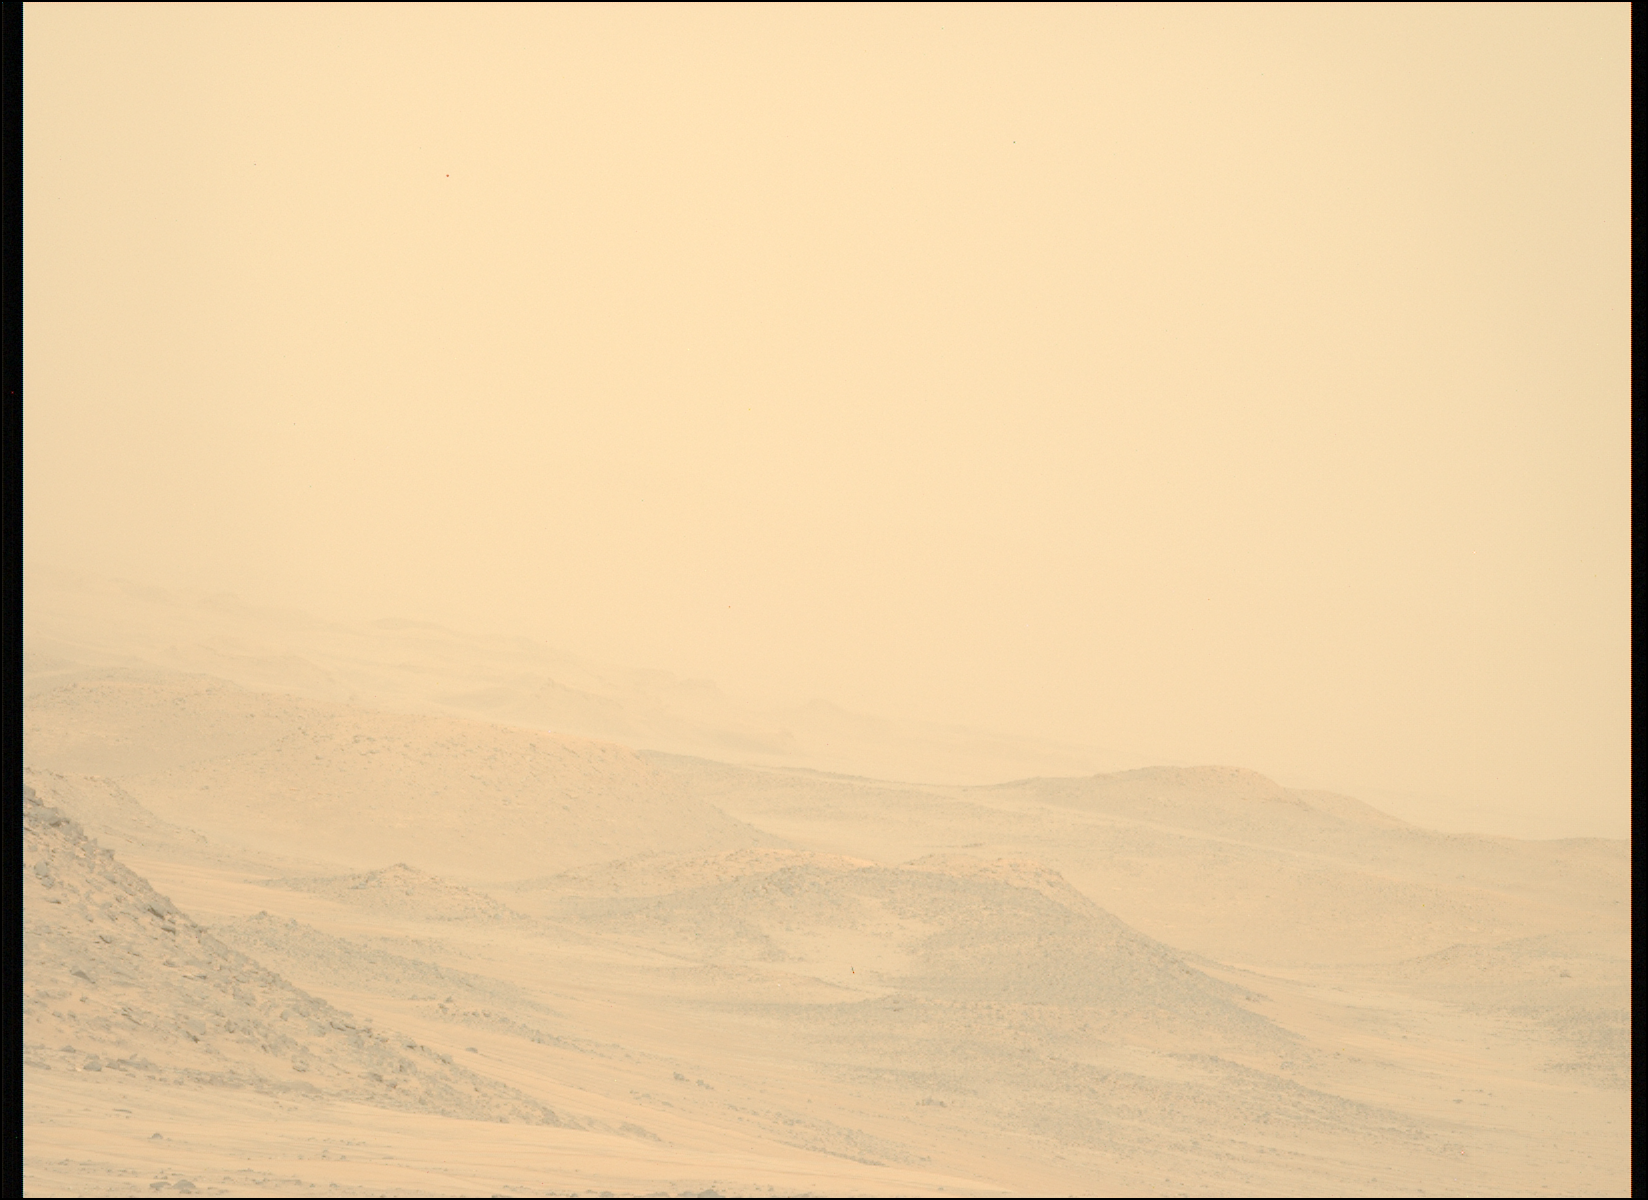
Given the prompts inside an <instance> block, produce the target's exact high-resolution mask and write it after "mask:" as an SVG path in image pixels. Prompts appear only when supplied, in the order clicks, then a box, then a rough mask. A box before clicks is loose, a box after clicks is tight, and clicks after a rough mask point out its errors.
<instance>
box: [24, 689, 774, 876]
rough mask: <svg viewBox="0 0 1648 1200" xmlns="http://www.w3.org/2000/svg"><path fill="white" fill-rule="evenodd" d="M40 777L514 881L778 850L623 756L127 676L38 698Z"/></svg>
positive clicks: (284, 845)
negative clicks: (103, 781)
mask: <svg viewBox="0 0 1648 1200" xmlns="http://www.w3.org/2000/svg"><path fill="white" fill-rule="evenodd" d="M26 710H27V711H26V713H25V748H26V751H25V752H26V757H27V760H28V761H29V763H30V764H31V765H33V766H36V767H40V768H44V769H48V770H55V771H63V772H67V773H84V774H94V775H105V776H117V777H119V778H120V779H121V781H122V782H123V783H124V784H125V786H126V787H127V788H128V789H129V790H130V791H131V792H132V793H133V794H134V795H135V796H137V797H138V798H139V799H140V800H141V801H142V803H143V804H145V805H147V806H148V807H149V808H151V809H153V810H154V811H155V812H156V813H157V814H158V815H159V816H161V817H163V818H165V819H166V820H169V821H173V822H177V823H180V824H183V825H187V826H190V827H193V828H196V829H199V830H201V831H202V832H204V833H206V834H208V835H209V836H210V837H211V838H212V839H213V841H215V842H219V843H222V844H226V845H245V846H255V847H257V848H260V849H264V850H268V851H271V852H276V851H278V852H281V853H288V854H294V855H303V856H307V857H310V858H313V859H316V860H321V861H329V862H336V863H339V864H340V865H344V866H348V867H353V868H356V869H378V868H382V867H383V866H385V865H386V864H388V863H393V862H404V863H408V864H411V865H412V866H414V867H417V868H419V869H422V870H427V871H433V872H436V873H440V874H450V875H454V876H458V877H462V878H469V879H478V878H493V879H508V878H521V877H523V876H530V875H538V874H544V873H547V872H552V871H555V870H559V869H564V868H566V867H568V866H572V865H575V864H578V863H581V862H597V861H603V860H607V859H612V858H618V857H622V856H624V855H628V854H636V853H644V852H647V851H662V850H666V849H667V850H671V851H675V852H681V851H693V850H726V849H732V848H736V847H740V846H752V845H761V844H770V843H772V842H773V839H772V838H770V837H767V836H765V835H763V834H761V833H759V832H758V831H756V830H755V829H753V828H751V827H750V826H748V825H745V824H742V823H740V822H738V821H735V820H733V819H731V818H729V817H727V816H726V815H725V814H724V813H722V812H721V811H720V810H719V809H717V808H716V807H715V806H714V805H713V804H710V803H708V802H706V801H704V800H701V799H698V798H695V797H692V796H690V795H688V794H687V793H685V792H684V791H683V790H682V789H681V788H680V787H679V786H678V785H677V784H676V783H675V781H674V780H672V779H670V778H669V777H668V776H666V775H665V774H663V773H661V772H659V771H658V770H657V769H656V768H655V767H653V766H651V765H650V764H648V763H647V762H645V761H644V760H643V759H641V758H640V757H639V756H637V755H636V754H635V753H634V752H632V751H630V750H628V749H625V748H624V747H621V746H617V745H612V744H610V743H602V742H595V741H590V740H587V739H584V738H576V737H569V736H562V735H554V734H547V733H541V732H534V731H530V730H523V729H515V728H509V727H504V726H496V725H484V724H479V723H476V722H470V721H464V720H459V719H454V718H447V717H437V716H427V715H417V714H406V713H386V712H377V711H372V710H366V709H360V708H353V707H348V706H344V705H339V704H333V703H330V702H326V701H320V700H311V699H305V698H302V697H296V696H290V695H278V694H268V693H256V692H248V691H244V690H242V689H241V688H239V687H236V686H234V685H232V684H228V683H225V682H223V681H221V680H215V679H209V678H200V677H188V676H178V675H170V674H165V673H159V672H139V671H127V670H113V671H101V672H94V673H89V674H81V675H78V676H71V677H68V678H66V679H65V680H63V681H61V682H60V683H59V684H58V685H57V686H55V687H51V688H49V689H46V690H42V691H39V692H37V693H36V694H34V695H33V696H31V697H30V698H29V700H28V703H27V705H26Z"/></svg>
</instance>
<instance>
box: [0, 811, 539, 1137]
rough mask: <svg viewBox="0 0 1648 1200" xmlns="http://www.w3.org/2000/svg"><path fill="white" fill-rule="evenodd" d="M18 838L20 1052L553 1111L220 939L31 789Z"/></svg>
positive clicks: (55, 1066) (534, 1113)
mask: <svg viewBox="0 0 1648 1200" xmlns="http://www.w3.org/2000/svg"><path fill="white" fill-rule="evenodd" d="M23 848H24V862H25V866H26V873H25V877H24V880H25V882H24V886H25V889H26V893H25V904H24V913H25V919H24V964H25V966H24V979H23V1012H24V1041H25V1053H26V1056H27V1059H28V1063H29V1065H30V1066H31V1067H34V1068H36V1069H44V1070H51V1071H67V1072H73V1071H90V1072H102V1071H116V1072H122V1073H124V1074H126V1075H128V1076H130V1077H131V1078H132V1079H133V1080H140V1079H141V1080H156V1079H158V1080H161V1081H164V1082H171V1083H187V1082H193V1083H210V1084H215V1085H219V1086H227V1087H242V1088H252V1089H255V1090H258V1091H261V1092H266V1093H267V1092H274V1093H277V1094H279V1093H290V1094H293V1095H295V1096H301V1097H308V1098H322V1097H325V1098H330V1099H342V1100H353V1101H358V1102H363V1103H367V1104H373V1105H378V1106H382V1107H388V1108H396V1109H404V1110H408V1111H414V1112H429V1113H438V1114H441V1115H444V1116H457V1117H469V1118H480V1119H491V1120H514V1121H529V1122H537V1123H544V1124H561V1123H562V1122H561V1120H560V1118H558V1117H557V1116H556V1114H555V1113H553V1112H552V1111H551V1110H549V1109H548V1108H546V1107H544V1106H543V1105H542V1104H540V1103H538V1102H537V1101H535V1100H532V1099H530V1098H529V1097H527V1096H525V1095H522V1094H520V1093H518V1092H515V1091H514V1090H513V1089H511V1088H508V1087H506V1086H503V1085H501V1084H498V1083H497V1082H495V1081H493V1080H489V1079H486V1078H484V1077H482V1076H479V1075H476V1074H475V1073H474V1072H471V1071H468V1070H466V1069H464V1068H463V1067H462V1066H460V1065H457V1064H455V1063H453V1062H451V1061H450V1056H449V1055H445V1054H442V1053H441V1052H439V1051H436V1050H433V1049H431V1048H429V1047H428V1046H424V1045H421V1044H419V1043H418V1042H417V1041H416V1040H414V1039H412V1038H408V1037H403V1036H399V1035H396V1034H393V1033H390V1032H387V1031H384V1030H380V1029H374V1028H373V1027H372V1022H370V1021H369V1020H361V1019H357V1018H354V1017H352V1016H351V1015H350V1014H348V1013H345V1012H340V1011H339V1010H337V1009H336V1008H333V1007H332V1006H331V1005H330V1004H328V1003H327V1002H326V1001H324V1000H321V999H317V998H316V997H314V996H311V995H308V994H307V993H305V992H302V991H300V990H298V989H297V988H295V987H293V986H292V985H291V984H289V983H287V982H286V980H284V979H283V978H281V977H280V976H279V975H276V974H274V973H273V972H271V971H269V970H267V969H265V968H264V967H263V966H261V965H260V964H259V963H258V962H256V961H255V960H253V959H251V958H248V957H246V956H245V955H244V954H241V953H240V952H238V951H236V950H234V949H232V948H230V947H229V946H227V945H225V944H224V943H223V942H222V941H220V940H219V939H218V938H216V937H214V936H213V935H212V934H211V933H209V932H208V931H207V930H205V929H202V928H201V927H200V926H198V925H196V924H195V922H193V921H192V920H190V919H189V917H188V916H187V915H186V914H185V913H183V912H181V911H179V910H178V908H177V907H176V906H175V905H173V904H172V903H171V902H170V901H169V900H167V899H166V898H165V897H164V896H161V895H159V894H157V893H156V892H155V890H154V889H153V888H152V887H150V886H149V884H148V883H147V881H145V880H144V879H143V878H141V877H140V876H138V875H137V874H135V873H134V872H132V871H131V870H129V869H128V868H127V867H125V866H124V865H123V864H122V863H120V862H119V861H118V860H117V859H116V858H115V857H114V856H113V855H111V854H110V853H109V852H108V851H107V850H106V849H104V848H102V847H100V846H99V845H98V844H97V843H96V842H95V841H93V840H92V839H90V838H89V837H87V836H86V833H85V831H84V830H83V829H82V828H81V827H80V825H79V824H78V823H77V822H75V821H74V820H72V819H70V818H69V817H67V816H66V815H64V814H63V813H61V812H59V811H57V810H56V809H54V808H51V807H49V806H47V805H45V804H42V803H41V802H40V801H39V800H38V799H37V798H36V797H35V795H34V793H33V791H32V789H31V790H28V791H26V792H25V795H24V804H23Z"/></svg>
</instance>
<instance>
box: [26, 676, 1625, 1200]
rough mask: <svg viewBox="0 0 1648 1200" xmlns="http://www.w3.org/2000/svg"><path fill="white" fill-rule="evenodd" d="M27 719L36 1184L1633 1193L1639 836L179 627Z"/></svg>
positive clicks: (36, 688) (66, 687) (358, 1189)
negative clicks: (475, 687) (293, 669)
mask: <svg viewBox="0 0 1648 1200" xmlns="http://www.w3.org/2000/svg"><path fill="white" fill-rule="evenodd" d="M26 733H27V751H28V756H29V763H30V769H29V771H28V773H27V783H28V784H29V786H31V787H32V788H34V789H35V791H36V792H37V793H38V794H39V797H40V798H41V800H42V801H43V803H26V804H25V813H24V820H25V832H26V837H27V839H28V854H29V862H30V867H31V874H30V876H29V881H28V891H27V902H26V904H27V906H26V913H25V916H26V921H27V925H26V936H27V952H28V955H29V958H28V963H29V968H28V975H27V977H26V980H25V999H26V1001H27V1004H28V1007H27V1008H26V1010H25V1013H26V1034H27V1038H28V1040H29V1045H30V1060H29V1064H28V1067H27V1084H28V1093H27V1102H28V1111H27V1113H26V1121H27V1141H26V1151H27V1169H28V1186H29V1190H30V1192H31V1194H47V1193H52V1194H65V1193H67V1194H122V1193H126V1194H129V1193H130V1192H132V1191H136V1190H143V1191H149V1190H151V1188H154V1189H155V1190H170V1191H174V1192H175V1191H181V1190H194V1191H200V1192H218V1193H241V1194H246V1193H255V1192H265V1193H270V1194H285V1193H289V1192H292V1191H302V1192H307V1191H311V1190H313V1191H317V1192H319V1191H325V1192H327V1193H328V1194H332V1193H336V1194H449V1193H453V1192H459V1193H463V1194H543V1193H545V1192H550V1191H554V1192H563V1193H581V1194H600V1193H601V1192H603V1191H610V1192H614V1193H619V1194H624V1193H643V1194H645V1193H661V1194H698V1193H700V1192H702V1191H705V1190H714V1191H718V1192H720V1193H722V1194H734V1193H736V1194H798V1193H803V1192H812V1193H815V1194H816V1193H830V1194H874V1193H886V1192H894V1193H899V1194H942V1193H958V1192H959V1193H966V1194H996V1193H1026V1192H1029V1193H1037V1194H1046V1193H1090V1192H1093V1191H1103V1192H1108V1193H1123V1194H1157V1193H1162V1192H1169V1193H1185V1194H1231V1193H1238V1194H1301V1195H1303V1194H1321V1193H1329V1194H1420V1193H1421V1192H1422V1193H1424V1194H1427V1195H1435V1194H1450V1193H1459V1194H1463V1193H1467V1192H1468V1193H1484V1192H1486V1193H1495V1194H1524V1193H1528V1192H1533V1193H1536V1194H1537V1193H1540V1192H1550V1193H1552V1194H1568V1195H1573V1194H1618V1193H1621V1192H1623V1191H1624V1190H1626V1189H1627V1188H1628V1186H1629V1184H1628V1169H1629V1140H1628V1134H1629V1126H1628V1101H1629V1082H1630V1078H1629V1068H1628V1057H1627V1050H1628V1041H1629V1019H1628V1013H1629V991H1628V982H1629V974H1628V964H1629V959H1628V948H1629V926H1628V917H1627V910H1626V908H1625V906H1624V899H1625V897H1626V895H1627V893H1628V885H1629V875H1628V864H1627V859H1626V856H1625V849H1626V848H1625V847H1624V845H1623V844H1620V843H1609V842H1602V841H1575V842H1565V843H1525V842H1517V841H1514V840H1511V839H1491V838H1467V837H1459V836H1442V835H1438V834H1434V833H1431V832H1428V831H1425V830H1422V829H1417V828H1414V827H1412V826H1409V825H1405V824H1403V823H1401V822H1399V821H1395V820H1393V819H1391V818H1389V817H1387V816H1385V815H1384V814H1382V813H1379V812H1377V811H1375V810H1372V809H1370V808H1368V807H1367V806H1365V805H1360V804H1358V803H1357V802H1356V801H1354V800H1351V799H1348V798H1344V797H1334V796H1325V795H1321V794H1317V793H1298V792H1291V791H1289V790H1288V789H1285V788H1281V787H1278V786H1277V785H1276V784H1274V783H1273V782H1272V781H1270V780H1266V779H1264V778H1262V777H1259V776H1255V775H1252V774H1251V773H1248V772H1240V771H1234V770H1226V769H1198V770H1182V769H1171V770H1169V769H1163V770H1158V771H1145V772H1128V773H1125V774H1122V775H1113V776H1097V777H1095V776H1086V777H1077V778H1069V779H1032V780H1026V781H1022V782H1019V783H1015V784H1009V785H999V786H992V787H953V786H952V787H940V786H918V785H911V784H887V783H883V782H878V781H875V780H869V779H862V778H851V777H843V776H831V775H825V774H820V773H818V772H806V771H797V770H793V769H778V768H772V767H750V766H734V765H729V764H725V763H716V762H712V761H707V760H702V759H690V758H682V757H678V756H673V757H672V756H669V755H662V754H654V753H647V754H641V753H637V752H635V751H632V750H628V749H625V748H623V747H621V746H617V745H612V744H603V743H599V742H592V741H589V740H586V739H581V738H573V737H567V736H560V735H549V734H545V733H542V732H541V731H532V730H526V729H520V728H510V727H500V726H493V725H489V724H487V723H484V722H479V721H473V720H464V719H458V718H453V717H441V716H436V715H432V714H427V713H408V712H386V711H377V710H369V709H365V708H362V707H359V706H352V705H349V704H346V703H342V702H339V701H336V700H325V699H319V698H312V697H303V696H297V695H293V694H291V693H290V692H287V693H260V692H255V691H249V690H246V689H244V688H241V687H238V686H234V685H230V684H228V683H226V682H224V681H221V680H212V679H207V678H203V677H199V676H186V675H177V674H171V673H166V672H162V671H158V670H154V669H151V668H144V669H141V670H139V669H134V668H130V667H128V668H120V669H109V668H106V667H103V668H97V669H85V668H78V667H76V668H64V667H62V666H61V665H59V666H58V667H57V668H56V669H55V670H54V671H52V672H50V673H43V674H41V675H37V676H36V677H35V678H34V679H33V680H32V681H31V694H30V697H29V700H28V704H27V710H26ZM48 810H57V811H58V812H59V813H60V814H66V816H63V815H59V816H54V815H52V814H51V812H49V811H48ZM54 822H55V823H54ZM75 822H82V823H84V826H85V833H84V834H83V833H82V832H81V830H80V828H79V826H77V825H76V824H75ZM91 838H95V839H97V840H98V841H101V842H102V843H103V847H106V848H107V850H105V849H104V848H100V847H97V846H94V845H93V842H92V841H91V840H90V839H91ZM108 850H112V851H113V854H112V855H111V854H110V853H108V852H107V851H108ZM48 880H49V881H50V886H47V882H48ZM151 885H152V886H151ZM157 889H158V892H163V893H165V895H166V896H168V897H170V900H165V899H162V898H161V897H160V896H159V895H158V894H157ZM76 970H79V971H80V972H81V973H80V974H79V975H76V974H74V972H75V971H76ZM82 997H84V999H82ZM345 1014H353V1015H345ZM391 1031H392V1032H391ZM65 1047H73V1049H72V1050H69V1049H65ZM94 1059H95V1065H96V1066H97V1067H100V1068H101V1069H98V1070H87V1069H86V1067H87V1065H88V1063H92V1062H93V1061H94ZM295 1062H298V1063H302V1064H303V1065H304V1066H305V1068H306V1069H305V1070H302V1071H299V1070H296V1069H295V1068H294V1066H293V1064H294V1063H295ZM391 1085H393V1086H391ZM506 1118H507V1120H506ZM550 1121H554V1122H558V1124H551V1123H549V1122H550ZM154 1134H159V1135H160V1136H159V1137H158V1138H157V1137H154V1136H152V1135H154ZM184 1183H187V1185H188V1187H187V1188H184V1186H183V1184H184Z"/></svg>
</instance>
